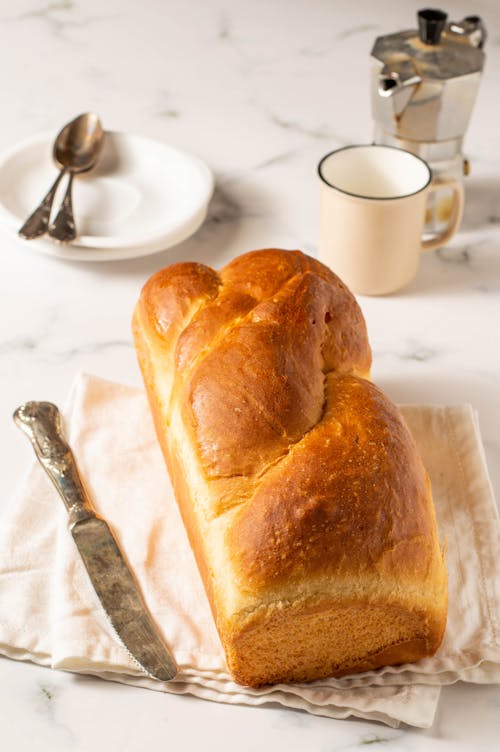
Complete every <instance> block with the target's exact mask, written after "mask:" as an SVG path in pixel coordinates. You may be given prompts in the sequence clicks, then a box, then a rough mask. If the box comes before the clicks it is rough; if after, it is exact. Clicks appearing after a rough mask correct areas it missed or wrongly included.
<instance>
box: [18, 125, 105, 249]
mask: <svg viewBox="0 0 500 752" xmlns="http://www.w3.org/2000/svg"><path fill="white" fill-rule="evenodd" d="M103 140H104V131H103V129H102V125H101V121H100V120H99V118H98V116H97V115H96V114H95V113H94V112H86V113H85V114H83V115H79V116H78V117H77V118H75V119H74V120H72V121H71V122H69V123H67V124H66V125H65V126H64V128H63V129H62V130H61V131H60V132H59V133H58V135H57V138H56V140H55V142H54V147H53V150H52V156H53V159H54V162H55V163H56V164H57V166H58V167H59V170H60V172H59V175H58V176H57V178H56V180H55V181H54V184H53V185H52V187H51V189H50V190H49V192H48V193H47V195H46V196H45V197H44V199H43V200H42V202H41V204H40V205H39V206H38V207H37V208H36V209H35V211H34V212H33V213H32V214H31V215H30V216H29V217H28V219H27V220H26V222H25V223H24V225H23V226H22V227H21V229H20V230H19V235H21V237H23V238H26V239H27V240H32V239H34V238H38V237H40V235H44V234H45V233H46V232H47V230H48V232H49V235H50V236H51V237H53V238H55V239H56V240H60V241H62V242H68V241H70V240H73V239H74V238H75V237H76V227H75V220H74V218H73V207H72V201H71V185H72V182H73V175H76V174H78V173H80V172H87V171H88V170H91V169H92V168H93V167H94V165H95V164H96V162H97V159H98V157H99V154H100V152H101V148H102V143H103ZM67 173H69V180H68V185H67V188H66V193H65V196H64V199H63V201H62V204H61V208H60V209H59V212H58V213H57V216H56V218H55V219H54V221H53V222H52V223H51V224H50V227H49V221H50V212H51V208H52V203H53V201H54V196H55V194H56V191H57V188H58V186H59V183H60V182H61V179H62V177H63V175H65V174H67Z"/></svg>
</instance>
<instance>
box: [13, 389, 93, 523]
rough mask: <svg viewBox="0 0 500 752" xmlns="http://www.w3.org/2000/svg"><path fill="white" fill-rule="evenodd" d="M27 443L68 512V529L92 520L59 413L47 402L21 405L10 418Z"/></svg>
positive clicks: (91, 513)
mask: <svg viewBox="0 0 500 752" xmlns="http://www.w3.org/2000/svg"><path fill="white" fill-rule="evenodd" d="M13 418H14V421H15V423H16V425H17V426H18V427H19V428H20V429H21V431H23V432H24V433H25V434H26V435H27V436H28V438H29V440H30V441H31V444H32V445H33V449H34V450H35V454H36V456H37V458H38V460H39V462H40V464H41V465H42V467H43V468H44V470H45V471H46V473H47V475H48V476H49V478H50V479H51V481H52V483H53V484H54V486H55V487H56V489H57V491H58V492H59V495H60V496H61V498H62V500H63V501H64V504H65V505H66V508H67V510H68V513H69V526H70V529H72V528H73V527H74V525H76V523H77V522H80V521H81V520H86V519H88V518H89V517H95V516H96V514H95V512H94V510H93V509H92V505H91V503H90V499H89V497H88V494H87V492H86V490H85V488H84V487H83V483H82V481H81V478H80V475H79V473H78V468H77V466H76V461H75V458H74V456H73V453H72V451H71V449H70V448H69V445H68V443H67V441H66V439H65V438H64V434H63V430H62V421H61V413H60V412H59V409H58V408H57V406H56V405H53V404H52V403H51V402H25V403H24V405H21V406H20V407H18V408H17V410H16V411H15V413H14V415H13Z"/></svg>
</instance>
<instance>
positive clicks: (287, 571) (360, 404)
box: [133, 249, 446, 685]
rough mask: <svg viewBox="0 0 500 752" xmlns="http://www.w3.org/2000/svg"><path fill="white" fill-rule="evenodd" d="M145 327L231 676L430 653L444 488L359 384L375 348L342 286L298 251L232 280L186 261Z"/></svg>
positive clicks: (351, 667)
mask: <svg viewBox="0 0 500 752" xmlns="http://www.w3.org/2000/svg"><path fill="white" fill-rule="evenodd" d="M133 330H134V337H135V341H136V347H137V352H138V357H139V362H140V365H141V369H142V372H143V376H144V381H145V384H146V388H147V392H148V397H149V400H150V405H151V410H152V413H153V417H154V420H155V426H156V430H157V433H158V436H159V439H160V442H161V445H162V449H163V452H164V454H165V457H166V460H167V464H168V468H169V472H170V475H171V478H172V481H173V484H174V489H175V493H176V497H177V500H178V503H179V507H180V509H181V513H182V516H183V519H184V522H185V525H186V529H187V531H188V535H189V537H190V541H191V545H192V547H193V550H194V553H195V556H196V559H197V562H198V565H199V567H200V572H201V574H202V577H203V579H204V583H205V587H206V590H207V594H208V597H209V600H210V603H211V606H212V610H213V613H214V617H215V620H216V624H217V627H218V630H219V634H220V636H221V640H222V643H223V645H224V648H225V650H226V656H227V659H228V665H229V668H230V670H231V672H232V673H233V676H234V677H235V678H236V679H239V680H240V681H242V682H244V683H248V684H252V685H258V684H261V683H263V682H267V681H279V680H288V681H293V680H305V679H312V678H318V677H319V676H326V675H332V674H334V675H341V674H343V673H346V672H349V671H360V670H366V668H367V667H369V668H374V667H377V666H379V665H383V664H384V663H387V662H391V663H392V662H404V661H410V660H417V659H418V658H419V657H423V656H424V655H429V654H431V653H433V652H434V651H435V650H436V649H437V646H438V645H439V642H440V640H441V637H442V634H443V630H444V624H445V620H446V574H445V569H444V564H443V559H442V555H441V550H440V546H439V540H438V536H437V530H436V522H435V517H434V510H433V505H432V497H431V494H430V486H429V483H428V479H427V476H426V473H425V470H424V468H423V466H422V463H421V461H420V458H419V457H418V453H417V451H416V448H415V445H414V442H413V439H412V437H411V435H410V433H409V431H408V429H407V428H406V425H405V424H404V422H403V420H402V418H401V416H400V414H399V412H398V411H397V409H396V408H395V407H394V405H392V403H391V402H390V401H389V400H388V399H387V398H386V397H385V396H384V395H383V394H382V392H381V391H380V390H379V389H377V388H376V387H375V386H374V385H373V384H371V383H370V382H369V381H367V380H365V378H362V377H363V376H368V374H369V369H370V365H371V352H370V347H369V344H368V338H367V334H366V326H365V323H364V319H363V316H362V314H361V311H360V309H359V307H358V305H357V303H356V301H355V299H354V297H353V296H352V295H351V293H350V292H349V291H348V290H347V288H346V287H345V285H343V284H342V282H341V281H340V280H339V279H338V278H337V277H336V276H335V275H334V274H333V273H332V272H331V271H330V270H329V269H327V268H326V267H325V266H323V265H322V264H320V263H319V262H317V261H315V260H314V259H311V258H308V257H307V256H305V255H304V254H302V253H300V252H299V251H281V250H276V249H270V250H264V251H255V252H252V253H248V254H245V255H243V256H240V257H238V258H236V259H234V261H232V262H231V263H230V264H228V265H227V266H226V267H225V268H224V269H222V270H221V271H220V272H219V273H218V274H217V273H216V272H214V271H213V270H211V269H209V268H208V267H206V266H204V265H202V264H175V265H173V266H171V267H168V268H167V269H164V270H162V271H161V272H159V273H158V274H156V275H154V277H152V278H151V280H149V282H148V283H147V284H146V285H145V287H144V289H143V291H142V294H141V298H140V300H139V303H138V305H137V307H136V311H135V314H134V320H133ZM335 630H337V631H335ZM342 633H344V634H347V635H349V640H351V643H352V644H351V643H350V644H344V642H345V637H342ZM312 634H315V635H316V637H315V638H311V635H312ZM351 638H352V639H351ZM311 639H312V640H313V641H312V643H311ZM308 645H309V647H307V646H308ZM349 645H350V646H349Z"/></svg>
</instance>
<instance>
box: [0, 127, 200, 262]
mask: <svg viewBox="0 0 500 752" xmlns="http://www.w3.org/2000/svg"><path fill="white" fill-rule="evenodd" d="M55 135H56V134H55V133H50V134H43V135H40V136H37V137H36V138H33V139H30V140H29V141H25V142H23V143H22V144H19V145H17V146H16V147H15V148H14V149H12V150H10V151H9V152H7V153H5V154H3V155H2V156H0V222H1V223H2V225H3V226H4V227H5V228H6V229H7V230H8V231H9V232H11V233H12V234H13V235H15V237H16V238H18V239H19V241H20V242H22V243H24V244H27V245H29V246H30V247H32V248H33V249H37V250H38V251H40V252H43V253H48V254H50V255H51V256H57V257H59V258H64V259H70V260H72V261H111V260H114V259H127V258H134V257H136V256H147V255H149V254H151V253H156V252H158V251H162V250H165V249H166V248H169V247H170V246H173V245H176V244H177V243H180V242H181V241H183V240H185V239H186V238H188V237H189V236H190V235H192V234H193V233H194V232H195V230H197V229H198V227H199V226H200V225H201V224H202V222H203V220H204V219H205V216H206V213H207V206H208V202H209V201H210V197H211V195H212V192H213V177H212V173H211V172H210V170H209V169H208V167H207V166H206V165H205V164H204V163H203V162H202V161H201V160H199V159H198V158H197V157H194V156H192V155H191V154H188V153H186V152H183V151H180V150H179V149H175V148H173V147H172V146H168V144H165V143H162V142H160V141H153V140H151V139H149V138H144V137H142V136H134V135H129V134H127V133H118V132H116V131H106V133H105V139H104V145H103V150H102V154H101V157H100V159H99V163H98V165H97V167H96V168H95V169H94V170H92V171H91V172H89V173H88V174H82V175H78V176H76V177H75V179H74V181H73V210H74V214H75V221H76V227H77V230H78V232H79V235H78V237H77V238H76V240H74V241H73V242H72V243H69V244H62V243H58V242H57V241H54V240H52V239H51V238H50V237H49V236H48V235H45V236H43V237H41V238H37V239H36V240H23V239H22V238H20V237H19V236H18V234H17V232H18V230H19V228H20V227H21V225H22V224H23V222H24V221H25V219H26V218H27V217H28V216H29V215H30V214H31V212H32V211H33V210H34V209H35V207H36V206H38V204H39V203H40V201H41V200H42V198H43V197H44V195H45V194H46V192H47V191H48V189H49V188H50V186H51V184H52V182H53V181H54V180H55V178H56V176H57V168H56V167H55V166H54V163H53V162H52V144H53V141H54V138H55ZM61 182H62V185H61V186H60V187H59V189H58V192H57V196H56V199H55V201H54V207H53V212H54V211H56V210H57V208H58V206H59V203H60V201H61V198H62V195H64V190H65V188H66V180H65V179H63V180H62V181H61Z"/></svg>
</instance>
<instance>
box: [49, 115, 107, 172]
mask: <svg viewBox="0 0 500 752" xmlns="http://www.w3.org/2000/svg"><path fill="white" fill-rule="evenodd" d="M103 140H104V131H103V129H102V125H101V121H100V120H99V118H98V116H97V115H96V114H95V112H86V113H85V114H83V115H79V116H78V117H76V118H75V119H74V120H72V121H71V122H70V123H67V125H65V126H64V128H63V129H62V130H61V131H60V132H59V134H58V135H57V138H56V140H55V142H54V149H53V152H52V154H53V158H54V162H55V163H56V164H57V165H58V166H59V167H60V169H66V170H68V171H70V172H73V173H75V174H76V173H79V172H87V171H88V170H91V169H92V167H94V165H95V164H96V162H97V159H98V158H99V154H100V152H101V149H102V143H103Z"/></svg>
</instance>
